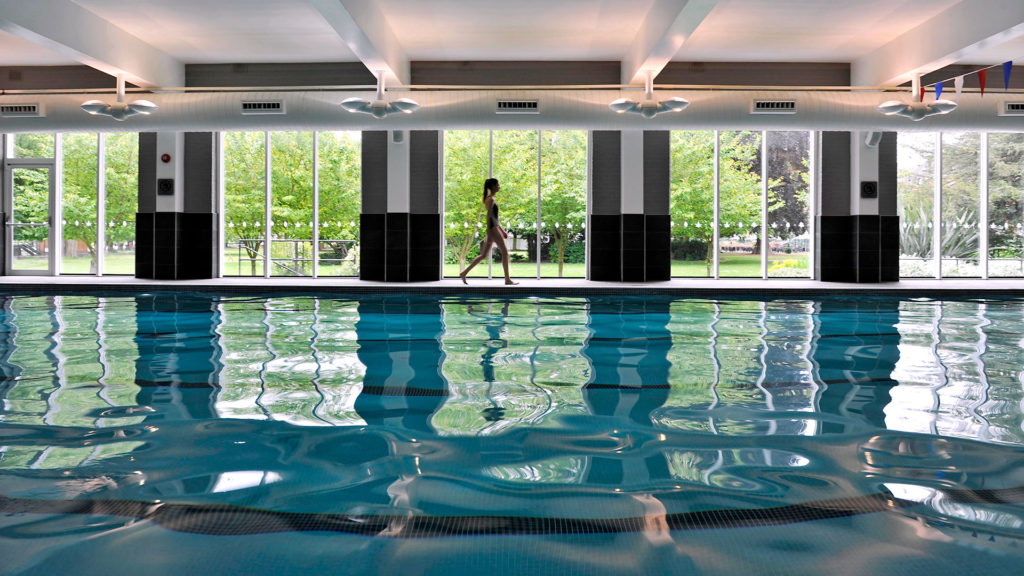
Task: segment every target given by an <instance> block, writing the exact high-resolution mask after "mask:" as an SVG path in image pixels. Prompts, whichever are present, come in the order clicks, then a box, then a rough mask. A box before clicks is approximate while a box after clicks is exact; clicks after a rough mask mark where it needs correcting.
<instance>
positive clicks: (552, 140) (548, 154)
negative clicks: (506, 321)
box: [509, 130, 587, 278]
mask: <svg viewBox="0 0 1024 576" xmlns="http://www.w3.org/2000/svg"><path fill="white" fill-rule="evenodd" d="M540 150H541V193H540V196H541V200H540V212H541V215H540V220H541V224H542V228H541V240H542V246H541V251H542V252H541V259H542V261H546V262H547V263H546V264H544V265H542V266H541V276H544V277H558V278H583V277H585V276H586V264H585V262H584V260H585V254H586V240H585V232H586V231H585V230H584V224H585V223H586V220H587V132H586V131H584V130H545V131H542V132H541V148H540ZM518 230H522V228H518V229H517V228H514V229H512V230H510V231H509V234H510V235H511V236H513V238H515V239H516V240H519V239H518V236H517V235H516V234H513V233H512V232H515V231H518ZM509 248H510V249H511V254H517V253H518V252H519V251H520V250H522V249H525V248H527V242H526V241H525V240H519V243H518V244H517V243H516V241H515V240H514V241H513V243H512V244H511V245H510V246H509ZM523 275H524V276H528V274H523Z"/></svg>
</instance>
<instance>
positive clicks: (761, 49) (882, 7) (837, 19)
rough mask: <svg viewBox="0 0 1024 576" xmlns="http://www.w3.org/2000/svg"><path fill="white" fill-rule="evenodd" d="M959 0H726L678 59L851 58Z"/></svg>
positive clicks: (806, 60) (694, 60) (822, 60)
mask: <svg viewBox="0 0 1024 576" xmlns="http://www.w3.org/2000/svg"><path fill="white" fill-rule="evenodd" d="M959 2H960V0H910V1H907V0H813V1H808V0H722V1H720V2H718V4H717V5H716V6H715V8H714V9H713V10H712V11H711V14H710V15H708V17H707V19H705V20H704V22H702V23H701V25H700V27H699V28H697V30H696V31H695V32H694V33H693V36H691V37H690V38H689V39H688V40H687V41H686V43H684V44H683V47H682V49H681V50H680V51H679V52H678V53H677V54H676V59H677V60H684V61H690V62H733V61H747V62H851V61H853V60H855V59H857V58H858V57H860V56H863V55H865V54H868V53H870V52H872V51H874V50H876V49H877V48H879V47H881V46H882V45H884V44H886V43H887V42H889V41H890V40H891V39H892V38H895V37H897V36H899V35H901V34H903V33H904V32H906V31H907V30H910V29H912V28H914V27H916V26H919V25H921V24H922V23H924V22H925V21H927V20H928V19H930V18H932V17H933V16H935V15H937V14H939V13H940V12H942V11H943V10H946V9H947V8H949V7H950V6H952V5H954V4H957V3H959Z"/></svg>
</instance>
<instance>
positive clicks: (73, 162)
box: [61, 133, 137, 274]
mask: <svg viewBox="0 0 1024 576" xmlns="http://www.w3.org/2000/svg"><path fill="white" fill-rule="evenodd" d="M98 142H99V137H98V135H97V134H81V133H76V134H64V135H63V136H62V138H61V144H62V154H63V165H64V166H63V170H62V172H63V174H62V175H61V176H62V181H63V186H62V191H61V211H62V213H63V218H62V220H63V233H64V237H63V238H62V240H63V242H64V243H67V242H69V241H71V242H81V243H82V244H84V245H85V247H86V250H87V251H88V253H89V274H96V273H97V272H98V271H99V260H98V258H97V251H96V240H97V233H96V229H97V226H98V225H99V223H98V222H97V219H96V215H97V199H98V193H97V192H98V189H97V187H98V183H99V181H98V179H97V173H96V169H97V167H98V155H99V153H98ZM136 194H137V192H136Z"/></svg>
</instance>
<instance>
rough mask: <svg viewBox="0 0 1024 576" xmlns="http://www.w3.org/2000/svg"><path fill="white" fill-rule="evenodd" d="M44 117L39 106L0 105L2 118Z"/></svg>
mask: <svg viewBox="0 0 1024 576" xmlns="http://www.w3.org/2000/svg"><path fill="white" fill-rule="evenodd" d="M42 115H43V109H42V107H41V106H40V105H39V104H0V116H3V117H4V118H25V117H29V118H38V117H40V116H42Z"/></svg>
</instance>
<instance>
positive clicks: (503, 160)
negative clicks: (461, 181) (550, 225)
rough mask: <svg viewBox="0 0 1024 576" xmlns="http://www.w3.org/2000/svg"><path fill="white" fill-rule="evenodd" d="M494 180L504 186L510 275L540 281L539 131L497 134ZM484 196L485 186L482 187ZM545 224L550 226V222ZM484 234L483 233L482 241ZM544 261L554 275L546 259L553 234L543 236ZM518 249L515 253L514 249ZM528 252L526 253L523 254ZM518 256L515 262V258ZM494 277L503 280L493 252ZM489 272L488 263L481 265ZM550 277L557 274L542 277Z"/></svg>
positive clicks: (503, 215)
mask: <svg viewBox="0 0 1024 576" xmlns="http://www.w3.org/2000/svg"><path fill="white" fill-rule="evenodd" d="M493 146H494V150H493V151H492V154H493V155H494V170H493V174H494V177H495V178H497V179H498V182H499V183H500V184H501V192H499V193H498V196H497V201H498V205H499V207H500V213H499V220H500V221H501V226H502V228H504V229H505V231H506V232H508V239H507V240H506V241H505V244H506V246H508V247H509V248H510V250H509V259H510V260H511V264H510V266H509V268H510V275H511V276H514V277H527V278H536V277H537V241H538V237H537V230H538V229H541V228H543V227H541V226H539V224H540V223H539V222H538V221H537V146H538V142H537V131H536V130H495V131H494V137H493ZM480 189H481V193H482V192H483V184H482V183H481V184H480ZM544 224H547V223H546V222H545V223H544ZM482 235H483V230H481V237H482ZM539 240H540V243H541V258H542V259H544V260H546V261H548V262H547V263H546V264H545V265H544V266H545V267H546V268H548V270H549V271H553V270H554V268H555V267H556V266H553V265H552V264H551V263H550V261H549V258H548V257H547V256H546V255H545V250H547V247H548V245H549V244H550V243H551V237H550V235H549V234H545V233H544V232H543V231H542V233H541V235H540V239H539ZM513 248H514V249H515V250H514V251H513V250H512V249H513ZM519 248H525V250H519ZM513 255H514V258H513ZM491 256H492V262H493V266H494V270H493V275H494V276H496V277H497V276H503V275H504V272H502V270H501V257H500V256H499V254H497V253H495V252H492V254H491ZM480 266H484V267H485V268H484V269H485V270H486V262H481V263H480ZM542 274H543V275H546V276H554V275H555V274H551V273H550V272H549V273H542Z"/></svg>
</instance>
